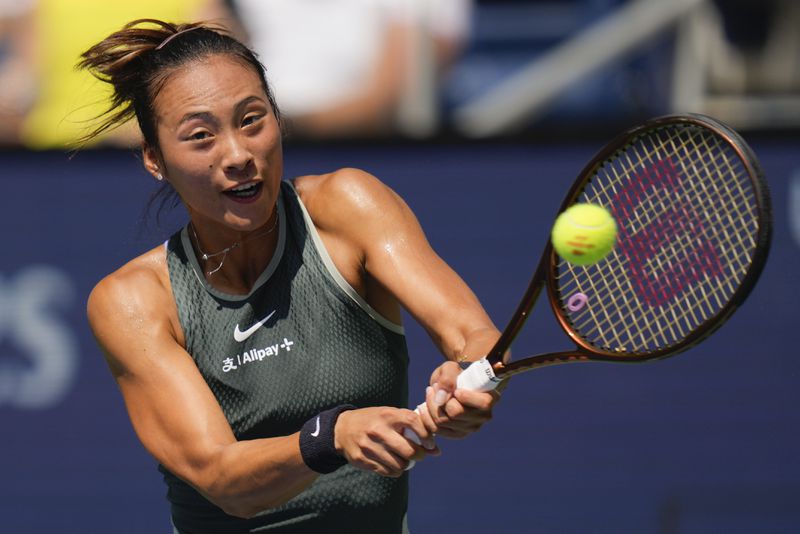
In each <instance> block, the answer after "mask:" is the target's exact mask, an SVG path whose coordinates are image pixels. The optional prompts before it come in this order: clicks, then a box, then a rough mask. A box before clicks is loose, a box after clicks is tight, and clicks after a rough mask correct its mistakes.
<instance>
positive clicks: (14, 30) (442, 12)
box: [0, 0, 473, 149]
mask: <svg viewBox="0 0 800 534" xmlns="http://www.w3.org/2000/svg"><path fill="white" fill-rule="evenodd" d="M472 7H473V6H472V1H471V0H324V1H319V0H235V1H234V0H136V1H135V2H109V1H107V0H0V146H6V147H8V146H11V147H13V146H23V147H27V148H32V149H60V148H70V147H73V146H74V144H75V143H76V140H77V139H79V138H80V137H81V136H82V135H83V134H84V133H85V132H86V131H87V129H89V127H90V126H91V124H92V123H93V121H94V119H96V118H97V117H98V116H99V115H100V114H101V113H102V112H103V111H104V110H105V105H106V102H107V97H108V92H107V91H108V89H107V88H106V87H105V86H104V85H105V84H103V83H101V82H99V81H98V80H95V79H93V78H92V77H91V76H90V75H88V74H87V73H85V72H78V71H76V70H75V68H74V66H75V64H76V62H77V60H78V57H79V55H80V53H81V52H83V51H84V50H86V49H87V48H89V47H90V46H91V45H92V44H94V43H96V42H97V41H99V40H101V39H102V38H103V37H105V36H106V35H108V34H109V33H110V32H112V31H113V30H115V29H118V28H120V27H121V26H122V25H123V24H125V23H127V22H129V21H131V20H134V19H137V18H156V19H162V20H167V21H172V22H181V21H193V20H208V21H215V22H218V23H222V24H223V25H225V26H227V27H228V28H230V29H231V31H232V32H233V33H234V34H235V35H237V37H240V38H243V39H244V40H245V41H246V42H248V43H250V44H251V46H252V47H253V48H254V50H255V51H256V52H257V53H258V55H259V58H260V59H261V60H262V62H263V63H264V64H265V66H266V67H267V74H268V78H269V81H270V84H271V85H272V88H273V90H274V91H275V94H276V99H277V102H278V105H279V107H280V108H281V112H282V113H283V115H284V116H285V117H286V118H287V128H288V130H289V133H290V135H293V136H297V137H302V138H331V137H337V136H344V137H359V136H371V137H372V136H381V135H386V134H391V133H395V132H397V131H398V130H401V129H403V128H405V127H408V126H407V125H408V121H405V122H404V118H403V117H404V114H405V115H408V113H409V112H408V110H409V109H411V110H412V113H414V112H415V111H414V110H416V112H418V111H419V109H425V108H426V105H427V104H429V101H430V100H431V99H432V98H435V92H436V87H437V85H438V84H439V83H440V80H441V77H442V76H444V75H445V73H446V72H447V69H448V67H449V66H450V65H452V63H453V61H454V60H455V59H456V58H457V57H458V54H459V52H460V51H461V50H462V49H463V47H464V44H465V43H466V42H467V39H468V37H469V32H470V22H471V12H472ZM428 107H430V106H428ZM421 120H422V121H424V120H425V117H422V119H421ZM428 120H435V119H431V118H428ZM138 142H139V135H138V131H137V127H136V126H135V125H134V124H129V125H128V126H126V127H123V128H120V129H118V130H117V131H114V132H110V133H109V134H108V135H106V136H105V137H103V138H101V139H99V140H98V143H99V144H100V145H105V146H133V145H135V144H137V143H138Z"/></svg>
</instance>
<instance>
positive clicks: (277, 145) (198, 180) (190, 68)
mask: <svg viewBox="0 0 800 534" xmlns="http://www.w3.org/2000/svg"><path fill="white" fill-rule="evenodd" d="M154 106H155V116H156V124H157V127H156V128H157V135H158V142H159V147H158V148H159V150H158V151H157V150H155V149H154V148H153V147H146V148H145V151H144V157H145V166H146V167H147V169H148V170H149V171H150V172H151V173H153V174H154V175H155V174H159V173H160V174H161V175H163V176H164V178H165V179H167V180H169V182H170V184H171V185H172V187H174V188H175V190H176V191H177V192H178V194H179V195H180V197H181V199H182V200H183V202H184V204H185V205H186V208H187V210H188V211H189V214H190V215H191V217H192V221H193V222H194V223H195V225H198V226H209V225H211V226H215V227H218V228H219V230H221V231H223V232H225V231H226V229H230V230H233V231H238V232H246V231H251V230H255V229H257V228H259V227H261V226H263V225H264V224H266V223H267V221H268V219H269V217H270V215H271V213H272V210H273V207H274V205H275V202H276V199H277V196H278V190H279V186H280V179H281V175H282V173H283V154H282V148H281V132H280V127H279V125H278V121H277V119H276V117H275V114H274V112H273V110H272V107H271V106H270V104H269V101H268V100H267V95H266V94H265V93H264V89H263V87H262V85H261V81H260V79H259V76H258V74H257V73H256V72H255V71H254V70H253V69H252V68H251V67H249V66H246V65H245V64H243V63H242V62H240V61H237V60H236V59H234V58H232V57H230V56H227V55H213V56H209V57H206V58H203V59H200V60H197V61H194V62H192V63H189V64H188V65H186V66H185V67H183V68H182V69H181V70H178V71H176V72H175V73H173V74H171V75H170V76H169V77H168V78H167V80H166V83H165V84H164V86H163V88H162V89H161V92H160V93H159V94H158V95H157V96H156V98H155V102H154ZM220 223H221V224H220Z"/></svg>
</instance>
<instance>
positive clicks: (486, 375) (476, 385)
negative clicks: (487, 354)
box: [403, 358, 502, 471]
mask: <svg viewBox="0 0 800 534" xmlns="http://www.w3.org/2000/svg"><path fill="white" fill-rule="evenodd" d="M500 382H502V379H500V378H497V375H495V374H494V369H492V364H490V363H489V360H487V359H486V358H481V359H480V360H477V361H474V362H472V363H471V364H470V365H469V367H467V368H466V369H464V370H463V371H462V372H461V374H460V375H458V380H456V387H457V388H459V389H468V390H470V391H492V390H493V389H495V388H496V387H497V386H499V385H500ZM425 409H427V406H426V405H425V403H424V402H423V403H422V404H420V405H419V406H417V407H416V408H415V409H414V411H415V412H417V413H422V410H425ZM403 435H404V436H405V437H406V439H408V440H409V441H413V442H414V443H416V444H417V445H422V440H420V439H419V436H417V433H416V432H414V431H413V430H411V429H410V428H405V429H403ZM415 463H416V462H414V461H413V460H412V461H411V463H409V464H408V467H406V471H407V470H409V469H411V468H412V467H414V464H415Z"/></svg>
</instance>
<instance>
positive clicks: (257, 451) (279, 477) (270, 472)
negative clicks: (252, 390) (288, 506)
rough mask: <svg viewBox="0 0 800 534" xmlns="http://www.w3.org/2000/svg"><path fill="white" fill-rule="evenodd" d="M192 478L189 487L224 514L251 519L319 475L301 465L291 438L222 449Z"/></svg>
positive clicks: (294, 493)
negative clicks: (193, 486) (220, 509)
mask: <svg viewBox="0 0 800 534" xmlns="http://www.w3.org/2000/svg"><path fill="white" fill-rule="evenodd" d="M195 476H196V480H194V481H192V483H193V484H194V485H195V486H196V487H197V488H198V490H199V491H200V492H201V493H203V494H204V495H205V496H206V498H208V499H209V500H211V501H212V502H213V503H214V504H216V505H217V506H219V507H220V508H222V509H223V510H224V511H225V512H226V513H228V514H230V515H234V516H237V517H251V516H253V515H255V514H257V513H259V512H261V511H263V510H267V509H269V508H274V507H276V506H280V505H281V504H284V503H286V502H287V501H289V500H290V499H291V498H292V497H294V496H296V495H297V494H299V493H300V492H302V491H303V490H304V489H305V488H307V487H308V486H309V485H310V484H311V483H312V482H313V481H314V480H315V479H316V478H317V476H319V475H318V474H317V473H315V472H314V471H312V470H311V469H309V468H308V467H307V466H306V465H305V463H304V462H303V459H302V457H301V455H300V449H299V444H298V434H292V435H291V436H285V437H280V438H267V439H256V440H245V441H238V442H236V443H232V444H230V445H226V446H224V447H222V448H220V449H219V451H218V452H217V454H215V455H214V457H213V459H212V460H211V461H210V462H208V464H207V465H206V466H205V467H204V468H203V469H201V470H199V471H198V472H196V473H195Z"/></svg>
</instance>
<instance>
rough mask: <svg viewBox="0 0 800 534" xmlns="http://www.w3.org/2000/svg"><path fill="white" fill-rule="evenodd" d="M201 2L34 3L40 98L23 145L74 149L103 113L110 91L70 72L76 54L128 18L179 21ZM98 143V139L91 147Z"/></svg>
mask: <svg viewBox="0 0 800 534" xmlns="http://www.w3.org/2000/svg"><path fill="white" fill-rule="evenodd" d="M204 3H205V0H135V1H131V2H120V1H108V0H39V2H38V3H37V7H36V15H35V17H36V31H37V35H38V37H39V38H38V39H37V50H36V51H35V53H36V59H37V61H36V63H37V69H38V71H39V72H38V76H39V79H40V80H41V83H40V85H39V87H40V94H39V95H38V99H37V102H36V104H35V106H34V108H33V109H32V110H31V113H30V114H29V115H28V116H27V117H26V119H25V122H24V124H23V127H22V141H23V142H24V144H25V145H26V146H28V147H30V148H36V149H48V148H61V147H64V146H71V145H74V144H75V142H76V140H77V139H79V138H80V137H81V136H82V135H84V134H86V133H87V131H88V130H89V129H91V127H92V125H93V124H94V123H95V119H96V118H97V117H98V116H99V115H101V114H102V113H103V112H104V111H105V110H106V109H107V106H108V98H109V95H110V87H109V86H107V84H104V83H102V82H100V81H99V80H96V79H95V78H94V77H93V76H91V75H90V74H89V73H87V72H84V71H78V70H76V69H75V64H76V63H77V62H78V58H79V56H80V54H81V53H83V52H84V51H85V50H87V49H88V48H89V47H91V46H92V45H94V44H95V43H97V42H98V41H100V40H102V39H103V38H105V37H106V36H107V35H108V34H110V33H111V32H113V31H114V30H117V29H119V28H121V27H122V26H123V25H124V24H126V23H128V22H130V21H131V20H134V19H137V18H158V19H162V20H166V21H170V22H184V21H188V20H191V19H193V18H195V17H196V16H197V15H198V13H199V12H200V9H201V8H202V6H203V5H204ZM110 135H115V134H114V133H113V132H112V133H111V134H110ZM117 135H119V133H118V134H117ZM122 135H125V133H124V132H123V133H122ZM127 135H128V136H131V137H132V136H133V135H135V134H133V133H131V132H128V134H127ZM102 141H103V139H102V138H101V139H98V140H97V141H95V143H98V142H102ZM123 144H124V143H123Z"/></svg>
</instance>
